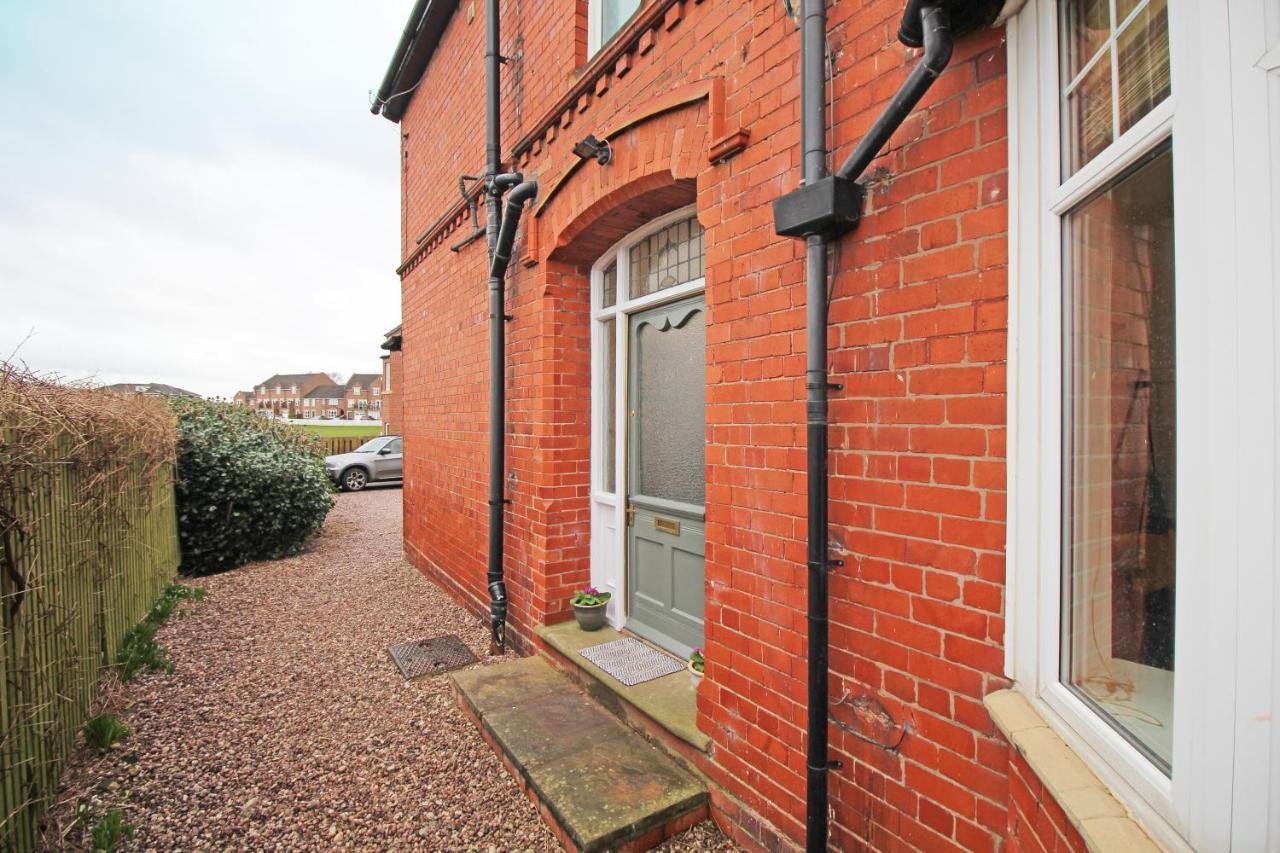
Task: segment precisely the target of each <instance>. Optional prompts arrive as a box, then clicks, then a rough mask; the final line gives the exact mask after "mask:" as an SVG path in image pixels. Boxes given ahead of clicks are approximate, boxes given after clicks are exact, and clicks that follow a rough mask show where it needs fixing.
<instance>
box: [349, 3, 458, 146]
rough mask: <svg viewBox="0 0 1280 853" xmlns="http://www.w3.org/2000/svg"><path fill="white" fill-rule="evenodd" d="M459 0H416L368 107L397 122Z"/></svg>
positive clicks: (406, 107)
mask: <svg viewBox="0 0 1280 853" xmlns="http://www.w3.org/2000/svg"><path fill="white" fill-rule="evenodd" d="M457 8H458V0H416V2H415V3H414V4H413V11H411V12H410V13H409V20H408V22H406V23H405V26H404V32H402V33H401V34H400V41H399V43H397V44H396V49H395V52H394V53H393V54H392V55H391V62H390V64H388V65H387V72H386V74H385V75H383V78H382V85H381V86H379V87H378V94H377V95H376V96H375V97H374V101H373V105H372V106H371V107H370V111H371V112H372V113H373V114H374V115H379V114H381V115H382V116H383V117H384V118H386V119H387V120H389V121H393V122H399V121H400V119H401V118H402V117H403V116H404V113H405V110H406V109H408V107H409V101H411V100H412V99H413V92H414V90H415V89H417V87H418V83H420V82H421V81H422V75H423V74H424V73H425V72H426V70H427V65H428V64H429V63H430V62H431V57H432V56H433V55H434V54H435V50H436V46H437V45H438V44H439V43H440V37H441V36H442V35H443V34H444V28H445V25H446V24H448V22H449V19H450V18H451V17H453V13H454V12H455V11H457Z"/></svg>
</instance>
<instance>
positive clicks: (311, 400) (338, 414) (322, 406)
mask: <svg viewBox="0 0 1280 853" xmlns="http://www.w3.org/2000/svg"><path fill="white" fill-rule="evenodd" d="M345 393H346V389H345V388H344V387H343V386H341V385H317V386H316V387H314V388H312V389H311V390H310V391H308V392H307V393H306V396H304V397H303V398H302V417H304V418H342V417H345V412H346V410H345V409H344V408H343V395H344V394H345Z"/></svg>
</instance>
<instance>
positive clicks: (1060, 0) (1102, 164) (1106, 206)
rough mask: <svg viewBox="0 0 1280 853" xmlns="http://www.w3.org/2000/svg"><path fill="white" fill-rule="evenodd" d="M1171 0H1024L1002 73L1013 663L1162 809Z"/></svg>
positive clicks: (1169, 692) (1168, 601)
mask: <svg viewBox="0 0 1280 853" xmlns="http://www.w3.org/2000/svg"><path fill="white" fill-rule="evenodd" d="M1168 4H1169V0H1056V2H1055V0H1031V2H1029V3H1028V6H1027V7H1026V8H1025V9H1024V11H1023V12H1022V13H1021V14H1020V15H1019V20H1017V21H1015V22H1014V24H1013V25H1011V29H1014V30H1016V38H1015V41H1016V44H1015V46H1014V67H1013V68H1012V70H1011V85H1010V95H1011V101H1012V103H1011V110H1012V112H1013V113H1014V114H1015V115H1016V119H1015V122H1016V123H1015V125H1014V128H1013V130H1014V132H1013V137H1012V140H1011V152H1010V157H1011V163H1012V164H1013V165H1012V168H1013V170H1014V172H1015V181H1014V184H1015V187H1014V190H1015V194H1016V195H1015V198H1014V204H1013V210H1012V211H1011V231H1012V232H1013V233H1012V234H1011V237H1012V238H1013V240H1014V242H1015V246H1014V252H1015V257H1014V259H1013V260H1014V263H1015V264H1016V267H1015V282H1014V289H1015V291H1016V292H1015V293H1013V294H1011V297H1012V300H1013V303H1012V304H1011V331H1012V334H1013V339H1012V340H1011V341H1010V350H1011V352H1013V351H1014V350H1015V346H1016V348H1017V351H1018V353H1020V354H1021V353H1028V354H1030V356H1033V357H1030V356H1029V357H1027V358H1024V357H1023V356H1022V355H1019V356H1018V357H1019V359H1020V360H1022V361H1023V363H1024V364H1025V365H1028V369H1030V366H1031V365H1034V372H1033V373H1029V374H1028V375H1026V376H1024V377H1022V378H1020V379H1019V380H1018V381H1016V382H1015V384H1014V387H1013V388H1012V389H1011V407H1012V409H1011V420H1013V421H1015V422H1016V423H1015V424H1014V425H1013V428H1014V430H1015V432H1016V433H1018V434H1019V439H1018V442H1019V443H1017V444H1015V445H1014V448H1013V452H1014V455H1015V458H1011V460H1010V475H1009V476H1010V489H1011V492H1012V491H1017V492H1018V493H1019V494H1022V495H1027V496H1028V497H1026V498H1025V499H1024V501H1023V503H1020V504H1017V505H1016V506H1015V509H1014V514H1013V518H1012V519H1011V528H1010V537H1011V538H1010V560H1011V563H1012V564H1013V565H1014V566H1015V568H1014V569H1011V578H1010V596H1011V597H1010V605H1009V606H1010V608H1011V611H1014V609H1016V608H1022V609H1021V610H1017V611H1016V612H1011V615H1012V617H1013V618H1012V619H1011V625H1012V624H1014V623H1015V620H1016V626H1015V627H1013V628H1011V631H1012V632H1013V635H1012V642H1011V644H1010V645H1011V648H1012V649H1013V651H1011V657H1012V658H1013V660H1012V661H1011V667H1010V668H1011V670H1012V671H1013V674H1015V676H1016V677H1017V679H1018V681H1019V683H1020V684H1021V685H1022V686H1024V687H1029V689H1031V690H1032V692H1033V693H1034V695H1035V697H1036V698H1037V699H1038V700H1040V701H1042V702H1043V703H1044V706H1045V708H1046V709H1047V711H1048V712H1049V713H1052V714H1053V715H1055V717H1056V719H1058V720H1059V721H1061V722H1062V724H1063V727H1064V728H1065V729H1069V730H1070V731H1071V732H1073V734H1074V735H1075V736H1078V737H1080V738H1082V739H1083V741H1084V742H1086V743H1087V744H1088V745H1089V747H1090V748H1091V749H1093V750H1095V751H1096V754H1097V755H1099V756H1101V759H1102V760H1103V761H1105V762H1106V763H1108V764H1109V765H1111V766H1112V767H1113V768H1115V770H1116V772H1117V773H1118V774H1119V775H1120V777H1121V778H1122V779H1123V780H1124V781H1125V782H1126V783H1127V784H1129V785H1131V786H1132V788H1133V790H1135V791H1137V792H1138V794H1139V796H1140V797H1142V798H1143V799H1145V800H1147V801H1149V802H1151V803H1152V804H1153V807H1154V808H1155V809H1156V811H1157V812H1158V813H1160V814H1161V815H1162V816H1163V817H1165V818H1170V817H1171V815H1172V814H1173V811H1174V809H1173V805H1172V800H1173V798H1172V795H1171V791H1172V788H1171V781H1170V780H1171V779H1172V777H1173V774H1174V773H1175V772H1176V767H1175V761H1174V754H1175V751H1176V750H1175V747H1174V732H1175V730H1176V729H1175V724H1180V721H1181V719H1182V718H1181V715H1180V713H1179V711H1178V707H1177V703H1176V702H1175V691H1174V681H1175V657H1176V652H1177V650H1178V648H1179V645H1180V644H1179V642H1178V638H1177V637H1176V636H1175V624H1176V623H1175V618H1174V614H1175V608H1176V605H1184V604H1185V603H1184V602H1180V601H1178V600H1177V597H1176V595H1175V590H1176V589H1177V586H1178V584H1177V579H1178V575H1179V571H1178V560H1177V555H1178V549H1177V542H1178V535H1177V534H1178V522H1179V520H1180V518H1179V514H1178V500H1177V493H1178V490H1179V482H1178V474H1179V470H1180V464H1179V463H1180V454H1179V445H1178V439H1179V430H1178V416H1177V411H1178V409H1177V401H1178V396H1179V382H1178V362H1177V357H1176V353H1177V350H1178V347H1176V346H1175V344H1176V341H1177V336H1176V333H1175V330H1176V328H1177V326H1178V323H1177V318H1178V300H1177V298H1176V294H1177V284H1178V276H1177V274H1176V273H1177V271H1176V269H1175V267H1176V264H1175V239H1186V237H1185V236H1184V231H1185V224H1184V223H1183V222H1182V211H1176V212H1175V204H1174V199H1175V193H1174V185H1175V171H1176V170H1175V168H1174V163H1175V151H1176V150H1177V140H1176V138H1175V133H1174V130H1175V122H1174V116H1175V99H1174V96H1173V95H1174V93H1173V85H1172V81H1173V74H1172V73H1171V72H1172V67H1171V62H1170V35H1169V17H1170V9H1169V7H1168ZM1014 305H1016V309H1015V308H1014V307H1013V306H1014ZM1015 310H1016V311H1017V312H1018V314H1019V316H1013V314H1014V312H1015ZM1019 454H1021V455H1020V456H1019ZM1019 507H1026V508H1027V510H1028V511H1027V512H1025V513H1024V512H1021V511H1020V510H1019ZM1019 590H1021V591H1023V592H1022V595H1018V594H1017V593H1018V591H1019Z"/></svg>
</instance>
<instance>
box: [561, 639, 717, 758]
mask: <svg viewBox="0 0 1280 853" xmlns="http://www.w3.org/2000/svg"><path fill="white" fill-rule="evenodd" d="M536 634H537V636H538V639H539V640H540V641H541V645H542V647H543V651H544V652H545V653H546V654H547V657H548V658H550V659H551V662H552V663H553V664H555V665H556V666H557V667H559V668H560V669H561V670H563V671H564V672H565V674H566V675H568V676H569V677H570V678H572V679H573V680H574V681H576V682H577V683H578V684H579V685H581V686H582V688H583V689H584V690H586V691H587V693H588V694H589V695H590V696H591V698H593V699H595V700H596V701H597V702H599V703H600V704H601V705H602V706H604V707H605V708H606V709H608V710H609V711H611V712H612V713H613V714H614V715H615V716H617V717H618V718H620V719H621V720H623V721H624V722H626V723H627V725H629V726H631V727H632V728H634V729H636V730H638V731H640V732H642V733H643V734H645V735H646V736H648V737H649V738H650V739H652V740H654V741H656V742H657V743H658V744H659V745H660V746H662V747H663V748H664V749H666V750H667V751H668V752H670V753H672V754H673V755H675V756H676V757H678V758H679V759H681V760H682V761H683V762H685V764H686V766H688V767H692V768H698V767H699V766H700V765H701V763H702V760H703V759H705V758H706V755H707V753H708V751H709V750H710V748H711V738H710V737H708V736H707V735H706V734H704V733H703V732H702V731H701V730H700V729H699V728H698V723H697V719H698V709H697V690H698V679H697V678H696V677H694V675H693V674H691V673H690V672H689V671H688V670H682V671H681V672H676V673H672V674H671V675H664V676H662V677H661V678H655V679H653V680H652V681H646V682H644V683H642V684H637V685H634V686H632V687H628V686H626V685H625V684H623V683H622V682H620V681H618V680H617V679H616V678H614V677H613V676H611V675H609V674H608V673H607V672H605V671H604V670H603V669H601V668H600V667H598V666H596V665H595V664H593V663H591V662H590V661H589V660H587V659H586V658H584V657H583V656H582V655H580V654H578V652H579V651H580V650H582V649H585V648H587V647H588V646H595V645H599V644H600V643H608V642H610V641H612V640H618V639H621V638H623V637H625V636H630V635H629V634H622V633H620V632H618V631H616V630H614V629H613V628H610V627H608V626H606V627H604V628H601V629H600V630H599V631H583V630H581V629H580V628H579V627H578V625H577V623H576V622H573V621H569V622H561V623H559V624H556V625H542V626H539V627H538V628H537V629H536Z"/></svg>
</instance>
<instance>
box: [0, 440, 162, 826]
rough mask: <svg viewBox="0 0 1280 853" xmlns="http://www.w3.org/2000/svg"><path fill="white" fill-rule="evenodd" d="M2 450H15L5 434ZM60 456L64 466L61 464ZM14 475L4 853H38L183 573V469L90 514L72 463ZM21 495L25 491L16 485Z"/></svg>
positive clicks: (124, 488) (155, 475) (1, 631)
mask: <svg viewBox="0 0 1280 853" xmlns="http://www.w3.org/2000/svg"><path fill="white" fill-rule="evenodd" d="M0 440H15V439H14V436H13V434H12V433H7V434H6V431H4V430H0ZM55 455H59V456H60V455H61V454H55ZM47 462H48V464H42V465H40V466H39V467H38V468H37V469H33V471H34V472H33V471H18V472H12V471H11V472H7V475H8V476H9V477H10V478H11V479H10V481H9V482H7V483H6V486H7V488H6V489H5V496H6V498H7V499H6V500H4V501H2V502H0V504H3V505H0V514H4V513H7V514H11V515H10V519H14V518H16V520H17V521H18V524H17V525H13V526H8V527H7V529H8V530H9V532H8V533H6V534H5V535H4V541H3V542H0V606H2V610H3V617H2V622H0V676H3V684H0V850H5V851H9V850H14V851H27V850H32V849H34V848H35V845H36V843H37V836H38V832H39V819H40V812H41V810H42V809H43V807H44V806H45V805H46V804H47V802H48V800H49V798H50V797H51V796H52V794H53V793H54V790H55V788H56V786H57V783H58V778H59V775H60V773H61V771H62V768H63V765H64V763H65V761H66V759H67V757H68V755H69V754H70V752H71V750H72V748H73V746H74V745H75V741H76V735H77V734H78V732H79V730H80V727H81V725H82V724H83V722H84V719H85V717H86V715H87V713H88V711H89V710H90V707H91V706H92V703H93V699H94V694H95V690H96V688H97V686H98V680H99V677H100V675H101V673H102V671H103V668H104V667H105V666H108V665H110V664H112V663H114V662H115V660H116V654H117V651H118V649H119V645H120V641H121V638H122V637H123V636H124V634H125V633H126V632H127V631H128V630H129V629H130V628H131V627H133V626H134V625H136V624H137V623H138V622H140V621H141V620H142V619H143V617H144V616H146V614H147V611H148V610H149V609H150V607H151V605H152V604H153V603H154V602H155V601H156V599H157V598H158V597H159V595H160V593H161V592H162V591H163V590H164V588H165V587H166V586H167V585H168V584H169V583H170V581H171V580H172V578H173V577H174V575H175V573H176V572H177V568H178V563H179V558H180V554H179V547H178V530H177V519H176V515H175V511H174V494H173V467H172V464H165V465H162V466H160V467H159V468H157V469H154V470H153V471H152V472H151V473H149V474H148V473H144V472H143V471H142V470H140V469H139V470H136V471H134V472H133V473H132V474H130V475H129V476H128V477H127V478H124V480H123V482H122V485H121V487H120V488H119V489H117V490H113V491H112V492H111V497H110V500H109V501H108V504H113V505H108V506H106V507H103V506H102V505H101V503H100V502H98V503H96V504H95V505H92V506H91V505H90V502H89V501H87V500H85V498H84V495H86V494H88V493H91V492H92V489H91V488H90V487H89V486H88V484H86V483H85V482H84V480H85V478H86V476H87V475H85V474H83V473H81V472H80V471H79V470H78V468H77V466H74V465H70V464H67V463H66V462H65V459H49V460H47ZM15 483H16V488H14V487H13V486H14V484H15Z"/></svg>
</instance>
